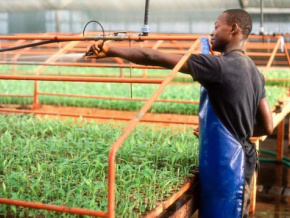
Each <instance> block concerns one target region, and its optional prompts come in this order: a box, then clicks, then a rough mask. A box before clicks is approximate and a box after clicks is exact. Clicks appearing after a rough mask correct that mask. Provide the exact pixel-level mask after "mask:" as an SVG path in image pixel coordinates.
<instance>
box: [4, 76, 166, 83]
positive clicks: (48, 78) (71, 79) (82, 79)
mask: <svg viewBox="0 0 290 218" xmlns="http://www.w3.org/2000/svg"><path fill="white" fill-rule="evenodd" d="M0 79H5V80H35V81H65V82H108V83H155V84H160V83H162V82H163V80H162V79H143V78H105V77H102V78H96V77H60V76H18V75H0Z"/></svg>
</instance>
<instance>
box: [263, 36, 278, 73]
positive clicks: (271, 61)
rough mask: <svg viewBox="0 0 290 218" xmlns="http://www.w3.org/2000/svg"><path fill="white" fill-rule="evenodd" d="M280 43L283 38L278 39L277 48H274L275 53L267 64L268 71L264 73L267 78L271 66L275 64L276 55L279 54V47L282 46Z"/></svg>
mask: <svg viewBox="0 0 290 218" xmlns="http://www.w3.org/2000/svg"><path fill="white" fill-rule="evenodd" d="M280 42H281V37H279V38H278V40H277V42H276V46H275V48H274V50H273V52H272V54H271V57H270V59H269V61H268V63H267V66H266V70H265V72H264V75H265V77H266V76H267V74H268V72H269V69H270V67H271V65H272V63H273V60H274V58H275V55H276V54H277V50H278V47H279V45H280Z"/></svg>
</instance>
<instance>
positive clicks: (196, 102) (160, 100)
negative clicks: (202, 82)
mask: <svg viewBox="0 0 290 218" xmlns="http://www.w3.org/2000/svg"><path fill="white" fill-rule="evenodd" d="M38 95H49V96H63V97H78V98H96V99H108V100H122V101H148V99H147V98H131V97H127V98H126V97H111V96H93V95H72V94H61V93H48V92H38ZM0 96H4V95H1V94H0ZM6 96H7V95H6ZM16 96H17V95H15V96H14V97H16ZM26 97H27V96H26ZM156 102H166V103H182V104H199V101H192V100H175V99H157V100H156Z"/></svg>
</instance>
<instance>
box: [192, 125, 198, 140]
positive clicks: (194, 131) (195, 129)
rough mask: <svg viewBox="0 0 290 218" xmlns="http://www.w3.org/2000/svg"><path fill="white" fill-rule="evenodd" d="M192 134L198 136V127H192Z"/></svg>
mask: <svg viewBox="0 0 290 218" xmlns="http://www.w3.org/2000/svg"><path fill="white" fill-rule="evenodd" d="M193 134H194V135H195V136H196V137H197V138H198V137H199V128H198V127H196V128H194V129H193Z"/></svg>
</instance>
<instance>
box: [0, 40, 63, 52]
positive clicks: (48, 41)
mask: <svg viewBox="0 0 290 218" xmlns="http://www.w3.org/2000/svg"><path fill="white" fill-rule="evenodd" d="M54 42H59V40H57V39H53V40H44V41H40V42H35V43H29V44H25V45H19V46H14V47H9V48H1V49H0V52H5V51H13V50H17V49H22V48H27V47H34V46H38V45H45V44H49V43H54Z"/></svg>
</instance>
